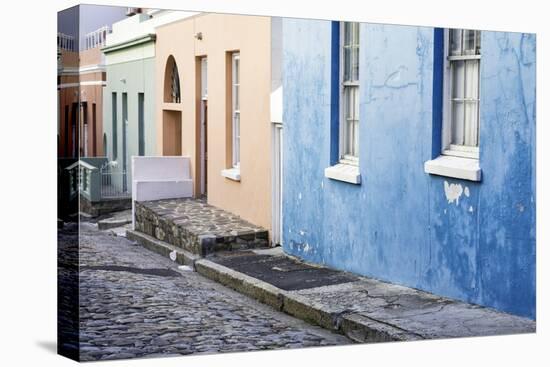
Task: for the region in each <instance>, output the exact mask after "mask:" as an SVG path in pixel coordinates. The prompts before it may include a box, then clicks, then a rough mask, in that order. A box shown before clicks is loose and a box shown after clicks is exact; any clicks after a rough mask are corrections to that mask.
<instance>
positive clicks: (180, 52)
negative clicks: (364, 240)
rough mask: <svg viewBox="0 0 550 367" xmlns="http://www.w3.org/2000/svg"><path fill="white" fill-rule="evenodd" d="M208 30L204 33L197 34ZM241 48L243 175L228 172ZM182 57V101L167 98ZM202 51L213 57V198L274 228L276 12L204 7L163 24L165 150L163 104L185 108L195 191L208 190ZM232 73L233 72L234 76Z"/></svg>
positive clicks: (160, 68)
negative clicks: (234, 56) (232, 86)
mask: <svg viewBox="0 0 550 367" xmlns="http://www.w3.org/2000/svg"><path fill="white" fill-rule="evenodd" d="M198 32H201V33H202V40H198V39H196V38H195V37H194V36H195V34H196V33H198ZM231 51H239V52H240V63H241V66H240V68H241V80H240V85H241V87H240V93H241V104H240V111H241V150H240V152H241V154H240V155H241V162H240V167H241V168H240V170H241V181H240V182H235V181H232V180H230V179H227V178H225V177H223V176H221V171H222V170H223V169H225V168H228V162H230V161H231V157H230V156H228V152H230V151H231V149H230V146H229V145H228V142H230V139H229V138H228V137H229V136H230V134H231V131H230V129H229V127H230V126H231V124H230V123H228V118H229V116H228V114H227V110H230V106H229V105H228V104H227V102H228V101H227V99H226V96H227V86H226V74H227V73H226V66H227V53H228V52H231ZM170 55H172V56H174V58H175V60H176V63H177V66H178V71H179V77H180V88H181V103H179V104H177V103H165V102H164V85H163V84H164V83H163V82H162V81H164V73H165V68H166V62H167V60H168V57H169V56H170ZM200 56H207V57H208V117H207V118H208V131H207V136H208V138H207V140H208V148H207V150H208V169H207V171H208V172H207V176H208V179H207V182H208V183H207V192H208V202H209V203H210V204H212V205H215V206H217V207H220V208H223V209H225V210H228V211H231V212H233V213H235V214H237V215H239V216H241V217H242V218H244V219H246V220H248V221H250V222H252V223H254V224H257V225H261V226H263V227H264V228H267V229H271V126H270V113H269V112H270V111H269V96H270V88H271V65H270V62H271V61H270V60H271V20H270V18H269V17H257V16H241V15H225V14H201V15H198V16H195V17H192V18H188V19H185V20H182V21H179V22H176V23H171V24H168V25H165V26H162V27H159V28H157V41H156V67H155V70H156V73H157V74H156V80H157V81H159V82H158V83H157V85H156V109H157V111H156V123H157V131H158V134H157V146H158V153H159V155H161V154H162V153H163V124H162V120H163V110H164V109H171V110H178V111H181V118H182V155H189V156H190V157H191V174H192V177H193V179H194V193H195V196H197V195H198V194H199V190H200V172H199V170H200V129H199V126H200V114H199V109H200V88H199V87H200V85H199V81H200V74H199V70H200V68H199V63H200V58H199V57H200ZM227 77H229V75H227Z"/></svg>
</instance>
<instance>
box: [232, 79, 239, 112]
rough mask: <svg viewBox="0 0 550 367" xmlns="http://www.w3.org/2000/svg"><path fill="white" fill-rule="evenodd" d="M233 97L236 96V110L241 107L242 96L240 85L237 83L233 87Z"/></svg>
mask: <svg viewBox="0 0 550 367" xmlns="http://www.w3.org/2000/svg"><path fill="white" fill-rule="evenodd" d="M233 94H234V95H233V98H234V101H235V102H234V103H235V107H234V108H235V110H240V108H239V104H240V96H239V86H238V85H236V86H235V88H234V89H233Z"/></svg>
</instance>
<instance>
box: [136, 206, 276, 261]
mask: <svg viewBox="0 0 550 367" xmlns="http://www.w3.org/2000/svg"><path fill="white" fill-rule="evenodd" d="M135 229H136V230H137V231H140V232H142V233H145V234H147V235H149V236H151V237H154V238H156V239H158V240H161V241H164V242H167V243H169V244H170V245H172V246H175V247H179V248H182V249H184V250H185V251H189V252H190V253H193V254H196V255H199V256H206V255H208V254H211V253H214V252H218V251H233V250H245V249H253V248H266V247H269V233H268V231H267V230H266V229H265V228H262V227H259V226H256V225H254V224H251V223H249V222H247V221H245V220H243V219H242V218H240V217H239V216H237V215H235V214H232V213H230V212H227V211H225V210H222V209H220V208H217V207H215V206H212V205H209V204H207V203H206V201H205V200H204V199H192V198H179V199H164V200H155V201H142V202H136V203H135Z"/></svg>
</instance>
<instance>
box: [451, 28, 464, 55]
mask: <svg viewBox="0 0 550 367" xmlns="http://www.w3.org/2000/svg"><path fill="white" fill-rule="evenodd" d="M449 39H450V47H449V53H450V54H451V55H460V54H461V40H462V30H460V29H450V30H449Z"/></svg>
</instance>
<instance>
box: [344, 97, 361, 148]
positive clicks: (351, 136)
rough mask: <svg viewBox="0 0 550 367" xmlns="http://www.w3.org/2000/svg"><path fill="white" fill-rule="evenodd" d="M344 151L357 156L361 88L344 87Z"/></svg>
mask: <svg viewBox="0 0 550 367" xmlns="http://www.w3.org/2000/svg"><path fill="white" fill-rule="evenodd" d="M344 108H345V110H344V119H345V121H344V126H343V134H344V136H343V139H342V140H343V143H344V147H343V153H344V154H345V155H351V156H357V152H358V147H359V88H358V87H346V88H345V89H344Z"/></svg>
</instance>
